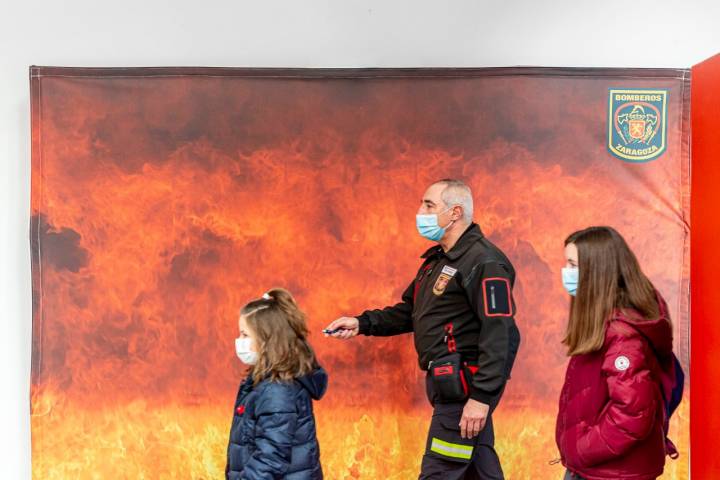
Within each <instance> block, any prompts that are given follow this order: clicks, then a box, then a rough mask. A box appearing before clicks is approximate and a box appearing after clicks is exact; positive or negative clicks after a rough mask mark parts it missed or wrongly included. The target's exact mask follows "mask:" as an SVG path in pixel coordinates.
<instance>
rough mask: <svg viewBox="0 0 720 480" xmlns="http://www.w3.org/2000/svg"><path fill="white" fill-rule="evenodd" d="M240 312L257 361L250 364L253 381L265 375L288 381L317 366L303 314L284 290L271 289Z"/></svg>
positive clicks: (259, 379)
mask: <svg viewBox="0 0 720 480" xmlns="http://www.w3.org/2000/svg"><path fill="white" fill-rule="evenodd" d="M240 314H241V315H243V316H244V317H245V322H247V325H248V327H249V328H250V329H251V330H252V331H253V333H254V334H255V346H256V348H257V351H258V361H257V364H256V365H254V366H253V367H252V376H253V381H254V382H255V384H257V383H259V382H260V381H262V380H263V379H265V378H269V379H270V380H271V381H288V380H292V379H293V378H297V377H302V376H304V375H307V374H308V373H310V372H312V371H313V370H314V369H315V368H316V367H317V360H316V358H315V352H314V351H313V349H312V347H311V346H310V343H309V342H308V340H307V337H308V334H309V331H308V328H307V325H306V323H305V314H304V313H303V312H302V311H301V310H300V308H299V307H298V305H297V303H295V299H294V298H293V296H292V295H291V294H290V292H288V291H287V290H285V289H283V288H274V289H272V290H270V291H269V292H267V293H266V294H265V295H264V296H263V298H260V299H258V300H254V301H252V302H250V303H248V304H247V305H245V306H244V307H243V309H242V310H241V311H240Z"/></svg>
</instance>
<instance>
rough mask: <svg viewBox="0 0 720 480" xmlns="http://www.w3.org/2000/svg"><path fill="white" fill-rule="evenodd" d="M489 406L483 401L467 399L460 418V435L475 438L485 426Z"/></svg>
mask: <svg viewBox="0 0 720 480" xmlns="http://www.w3.org/2000/svg"><path fill="white" fill-rule="evenodd" d="M488 412H490V406H489V405H485V404H484V403H481V402H478V401H477V400H473V399H472V398H470V399H468V401H467V403H466V404H465V408H463V414H462V418H461V419H460V437H461V438H468V439H470V438H475V437H477V436H478V434H479V433H480V432H481V431H482V429H483V428H485V422H486V421H487V416H488Z"/></svg>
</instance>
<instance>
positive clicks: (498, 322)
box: [357, 223, 520, 406]
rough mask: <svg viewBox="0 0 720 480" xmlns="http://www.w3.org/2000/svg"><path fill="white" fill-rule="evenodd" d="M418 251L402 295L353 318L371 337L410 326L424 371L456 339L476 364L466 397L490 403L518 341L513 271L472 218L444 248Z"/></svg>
mask: <svg viewBox="0 0 720 480" xmlns="http://www.w3.org/2000/svg"><path fill="white" fill-rule="evenodd" d="M422 258H423V259H424V262H423V264H422V266H421V267H420V270H419V271H418V273H417V275H416V276H415V279H414V280H413V281H412V283H410V286H408V288H407V289H406V290H405V292H404V293H403V295H402V302H400V303H398V304H397V305H395V306H392V307H387V308H384V309H382V310H368V311H365V312H363V313H362V314H361V315H359V316H358V317H357V318H358V320H359V332H360V333H361V334H364V335H374V336H390V335H398V334H402V333H409V332H413V333H414V337H415V349H416V350H417V353H418V359H419V363H420V368H421V369H423V370H428V368H429V365H430V363H431V362H432V361H433V360H435V359H437V358H439V357H441V356H442V355H444V354H446V353H447V352H448V351H449V348H452V347H453V345H452V342H453V341H454V342H455V345H454V347H455V348H456V349H457V352H459V353H460V354H461V355H462V357H463V360H464V361H467V362H468V363H469V364H471V365H475V364H477V367H478V368H477V372H476V373H475V374H474V376H473V378H472V384H471V386H470V398H473V399H475V400H478V401H480V402H482V403H485V404H487V405H493V406H494V405H496V403H497V401H498V400H499V398H500V396H501V394H502V391H503V389H504V387H505V382H506V381H507V379H508V378H509V377H510V370H511V369H512V365H513V362H514V361H515V356H516V354H517V350H518V347H519V345H520V332H519V331H518V328H517V326H516V325H515V319H514V315H515V303H514V301H513V298H512V287H513V284H514V282H515V270H514V268H513V266H512V264H511V263H510V260H508V258H507V257H506V256H505V254H504V253H502V251H500V249H498V248H497V247H496V246H495V245H493V244H492V243H491V242H490V241H489V240H488V239H487V238H485V236H484V235H483V233H482V231H481V230H480V227H479V226H478V225H476V224H474V223H473V224H472V225H470V226H469V227H468V229H467V230H466V231H465V232H464V233H463V235H462V236H461V237H460V238H459V239H458V241H457V243H456V244H455V245H454V246H453V247H452V248H451V249H450V250H449V251H448V252H444V251H443V250H442V248H441V247H440V246H439V245H436V246H434V247H433V248H431V249H429V250H428V251H427V252H425V254H424V255H423V256H422ZM450 328H451V330H450ZM449 332H450V335H448V333H449Z"/></svg>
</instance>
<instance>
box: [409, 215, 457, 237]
mask: <svg viewBox="0 0 720 480" xmlns="http://www.w3.org/2000/svg"><path fill="white" fill-rule="evenodd" d="M451 208H452V207H450V208H448V209H447V210H445V211H443V212H440V213H430V214H427V215H419V214H418V215H415V225H416V226H417V230H418V232H419V233H420V235H422V236H423V237H425V238H427V239H428V240H432V241H433V242H438V241H440V239H441V238H442V237H443V235H445V231H446V230H447V229H448V227H449V226H450V225H452V224H453V223H454V222H455V220H453V221H452V222H450V223H449V224H448V226H447V227H445V228H443V227H441V226H440V225H439V224H438V216H440V215H442V214H443V213H445V212H447V211H448V210H450V209H451Z"/></svg>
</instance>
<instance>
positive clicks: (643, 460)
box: [555, 299, 674, 480]
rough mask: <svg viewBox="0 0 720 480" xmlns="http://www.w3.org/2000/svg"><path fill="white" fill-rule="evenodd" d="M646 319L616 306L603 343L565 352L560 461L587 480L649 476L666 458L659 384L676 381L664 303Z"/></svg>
mask: <svg viewBox="0 0 720 480" xmlns="http://www.w3.org/2000/svg"><path fill="white" fill-rule="evenodd" d="M659 303H660V306H661V316H660V319H658V320H653V321H644V320H643V319H642V317H641V316H640V314H639V313H638V312H636V311H633V310H630V311H628V310H626V311H625V312H620V311H616V312H615V313H614V314H613V317H612V319H611V320H610V321H609V322H608V327H607V332H606V334H605V344H604V345H603V348H602V349H600V350H599V351H597V352H593V353H589V354H585V355H575V356H573V357H572V358H571V359H570V362H569V364H568V368H567V373H566V374H565V385H564V386H563V389H562V393H561V394H560V410H559V412H558V417H557V427H556V432H555V440H556V442H557V445H558V448H559V449H560V455H561V458H562V463H563V465H565V467H567V468H568V470H570V471H571V472H574V473H577V474H578V475H581V476H582V477H584V478H586V479H588V480H607V479H614V480H616V479H634V480H645V479H654V478H657V477H658V476H660V475H661V474H662V472H663V467H664V465H665V454H666V449H665V433H664V432H663V421H664V416H665V413H664V412H665V408H664V403H663V400H662V396H661V393H660V392H661V388H662V389H663V390H664V391H665V395H666V398H669V395H670V391H671V389H672V385H673V382H674V370H673V368H674V367H673V362H672V356H671V353H672V328H671V325H670V321H669V317H668V314H667V306H666V305H665V302H664V301H663V300H662V299H659Z"/></svg>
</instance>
